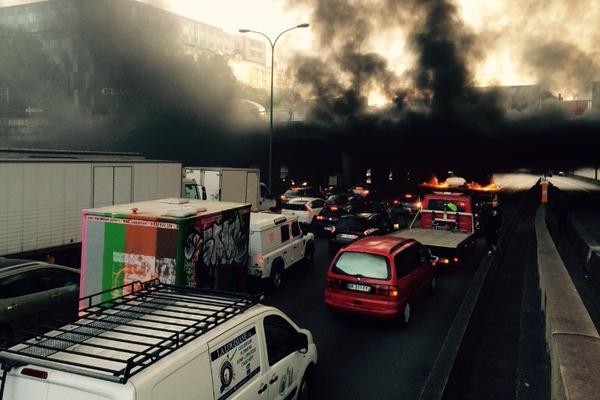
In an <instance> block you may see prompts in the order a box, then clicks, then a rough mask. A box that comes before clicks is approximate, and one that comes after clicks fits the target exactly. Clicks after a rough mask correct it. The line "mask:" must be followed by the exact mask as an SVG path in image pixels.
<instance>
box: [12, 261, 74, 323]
mask: <svg viewBox="0 0 600 400" xmlns="http://www.w3.org/2000/svg"><path fill="white" fill-rule="evenodd" d="M78 300H79V270H77V269H75V268H70V267H64V266H62V265H54V264H47V263H44V262H39V261H30V260H14V259H0V334H2V335H5V334H7V333H8V332H10V331H11V330H14V329H21V328H34V327H36V326H37V325H39V324H40V323H44V322H46V321H49V319H50V318H56V317H57V316H58V317H64V318H70V317H76V316H77V307H78Z"/></svg>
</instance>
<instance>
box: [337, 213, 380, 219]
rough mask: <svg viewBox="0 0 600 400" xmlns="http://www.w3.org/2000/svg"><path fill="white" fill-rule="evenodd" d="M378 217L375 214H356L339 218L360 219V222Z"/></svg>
mask: <svg viewBox="0 0 600 400" xmlns="http://www.w3.org/2000/svg"><path fill="white" fill-rule="evenodd" d="M377 215H380V214H377V213H366V212H365V213H358V214H350V215H342V217H341V218H344V219H362V220H370V219H371V218H373V217H375V216H377Z"/></svg>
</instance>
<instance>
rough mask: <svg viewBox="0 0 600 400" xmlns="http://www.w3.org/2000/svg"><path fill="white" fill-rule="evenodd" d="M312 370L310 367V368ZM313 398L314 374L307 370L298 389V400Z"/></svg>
mask: <svg viewBox="0 0 600 400" xmlns="http://www.w3.org/2000/svg"><path fill="white" fill-rule="evenodd" d="M309 368H310V367H309ZM311 398H312V373H311V371H310V369H308V370H306V372H305V373H304V376H303V377H302V382H301V383H300V388H299V389H298V398H297V399H298V400H310V399H311Z"/></svg>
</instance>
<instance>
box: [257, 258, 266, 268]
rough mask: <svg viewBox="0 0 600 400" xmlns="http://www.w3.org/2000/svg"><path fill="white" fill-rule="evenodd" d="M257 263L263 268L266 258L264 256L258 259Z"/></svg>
mask: <svg viewBox="0 0 600 400" xmlns="http://www.w3.org/2000/svg"><path fill="white" fill-rule="evenodd" d="M256 263H257V264H258V265H261V266H262V265H263V264H264V263H265V258H264V257H263V256H258V257H256Z"/></svg>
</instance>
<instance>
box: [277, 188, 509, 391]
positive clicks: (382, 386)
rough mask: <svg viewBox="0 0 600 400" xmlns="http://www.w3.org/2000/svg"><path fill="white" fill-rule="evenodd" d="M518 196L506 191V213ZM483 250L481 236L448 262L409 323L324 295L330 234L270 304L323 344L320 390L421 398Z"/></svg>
mask: <svg viewBox="0 0 600 400" xmlns="http://www.w3.org/2000/svg"><path fill="white" fill-rule="evenodd" d="M518 197H519V196H518V195H517V196H515V195H511V196H510V197H507V198H505V200H504V202H503V203H504V212H505V216H506V218H510V216H511V215H512V213H513V212H514V209H515V206H516V204H517V199H518ZM482 257H487V255H486V254H485V244H484V242H483V239H480V240H479V241H478V243H477V246H476V247H475V248H473V249H472V252H471V253H470V254H469V256H468V257H466V259H465V260H464V264H463V265H461V266H458V267H450V268H449V267H441V268H440V269H439V270H438V272H439V279H438V290H437V291H436V293H434V294H433V295H432V296H430V297H428V298H426V299H424V300H423V301H422V302H421V303H418V304H417V305H416V307H415V310H414V316H413V317H414V319H413V320H412V321H411V323H410V324H409V326H407V327H405V328H402V327H399V326H398V325H395V324H393V323H382V322H377V321H372V320H366V319H362V318H358V317H345V316H336V315H332V314H330V312H329V311H328V310H327V308H326V307H325V305H324V302H323V290H324V284H325V276H326V270H327V267H328V265H329V263H330V256H329V254H328V248H327V241H326V240H325V239H319V240H318V241H317V244H316V253H315V263H314V266H313V267H311V268H310V269H306V268H305V267H304V266H297V267H294V268H291V269H290V270H288V272H287V274H286V276H285V279H286V282H285V284H284V287H283V288H282V290H281V291H280V292H278V293H275V294H271V295H269V296H268V297H267V299H266V304H270V305H273V306H275V307H278V308H280V309H282V310H283V311H284V312H286V313H287V314H288V315H289V316H290V317H291V318H292V319H293V320H294V321H295V322H296V323H297V324H298V325H300V326H301V327H304V328H308V329H310V330H311V331H312V333H313V335H314V339H315V342H316V344H317V347H318V351H319V366H318V372H317V381H316V398H318V399H332V400H333V399H378V400H386V399H416V398H418V396H419V393H420V392H421V390H422V387H423V385H424V384H425V381H426V379H427V376H428V375H429V372H430V370H431V368H432V366H433V364H434V361H435V359H436V357H437V354H438V352H439V350H440V348H441V346H442V343H443V341H444V338H445V336H446V333H447V331H448V329H449V327H450V325H451V323H452V321H453V318H454V316H455V314H456V312H457V310H458V308H459V306H460V304H461V302H462V299H463V297H464V295H465V293H466V291H467V289H468V287H469V284H470V282H471V278H472V277H473V274H474V272H475V271H476V269H477V267H478V266H479V263H480V261H481V259H482Z"/></svg>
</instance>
